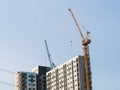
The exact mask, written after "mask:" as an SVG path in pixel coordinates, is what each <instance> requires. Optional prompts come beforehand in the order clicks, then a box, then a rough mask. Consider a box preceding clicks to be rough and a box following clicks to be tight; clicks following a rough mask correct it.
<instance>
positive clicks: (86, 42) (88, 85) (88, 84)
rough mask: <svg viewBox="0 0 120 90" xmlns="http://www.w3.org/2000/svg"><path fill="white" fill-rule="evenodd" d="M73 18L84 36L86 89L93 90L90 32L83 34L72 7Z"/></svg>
mask: <svg viewBox="0 0 120 90" xmlns="http://www.w3.org/2000/svg"><path fill="white" fill-rule="evenodd" d="M69 11H70V13H71V15H72V17H73V20H74V22H75V24H76V26H77V28H78V31H79V33H80V36H81V37H82V45H83V47H84V65H85V87H86V90H92V84H91V70H90V58H89V48H88V45H89V44H90V42H91V40H90V39H88V34H89V32H86V37H84V36H83V34H82V31H81V29H80V27H79V25H78V22H77V20H76V18H75V16H74V14H73V12H72V10H71V9H69Z"/></svg>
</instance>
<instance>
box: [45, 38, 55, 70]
mask: <svg viewBox="0 0 120 90" xmlns="http://www.w3.org/2000/svg"><path fill="white" fill-rule="evenodd" d="M45 47H46V51H47V55H48V59H49V63H50V68H51V69H53V68H55V67H56V65H55V64H54V63H53V62H52V59H51V55H50V52H49V49H48V45H47V41H46V40H45Z"/></svg>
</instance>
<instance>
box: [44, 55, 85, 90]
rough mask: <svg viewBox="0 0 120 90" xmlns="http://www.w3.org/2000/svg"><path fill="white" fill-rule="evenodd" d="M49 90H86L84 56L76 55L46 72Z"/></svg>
mask: <svg viewBox="0 0 120 90" xmlns="http://www.w3.org/2000/svg"><path fill="white" fill-rule="evenodd" d="M46 78H47V90H86V89H85V70H84V57H83V56H79V55H78V56H76V57H74V58H72V59H70V60H68V61H67V62H65V63H63V64H62V65H60V66H57V67H56V68H54V69H52V70H50V71H48V72H47V73H46Z"/></svg>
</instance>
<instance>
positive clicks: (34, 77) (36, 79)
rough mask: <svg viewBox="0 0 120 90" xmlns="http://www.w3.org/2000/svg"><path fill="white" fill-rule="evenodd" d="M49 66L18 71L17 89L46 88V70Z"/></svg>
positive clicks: (40, 89) (43, 89)
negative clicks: (28, 70)
mask: <svg viewBox="0 0 120 90" xmlns="http://www.w3.org/2000/svg"><path fill="white" fill-rule="evenodd" d="M49 70H50V68H49V67H45V66H37V67H36V68H33V69H32V72H23V71H19V72H16V75H15V85H16V86H15V90H46V88H47V86H46V72H47V71H49Z"/></svg>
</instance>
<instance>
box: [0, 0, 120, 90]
mask: <svg viewBox="0 0 120 90" xmlns="http://www.w3.org/2000/svg"><path fill="white" fill-rule="evenodd" d="M68 8H71V9H72V10H73V12H74V14H75V16H76V18H77V20H78V22H79V25H80V27H81V29H82V31H83V33H84V34H85V30H84V29H83V28H82V25H84V26H85V27H86V28H87V30H88V31H90V32H91V34H90V38H91V40H92V43H91V44H90V56H91V70H92V82H93V84H92V87H93V90H106V89H107V90H119V89H120V85H119V83H120V70H119V68H120V66H119V63H120V57H119V55H120V53H119V50H120V40H119V38H120V36H119V33H120V9H119V8H120V1H119V0H114V1H113V0H99V1H98V0H0V42H1V43H0V68H2V69H6V70H10V71H13V72H16V71H31V69H32V68H34V67H36V66H38V65H44V66H49V62H48V58H47V53H46V49H45V45H44V40H47V43H48V46H49V51H50V53H51V57H52V59H53V61H54V63H55V64H56V65H60V64H62V63H63V62H65V61H67V60H69V59H70V58H72V57H74V56H76V55H83V49H82V48H83V47H82V46H81V37H80V35H79V32H78V30H77V28H76V26H75V23H74V21H73V19H72V17H71V15H70V13H69V12H68ZM70 41H72V47H71V43H70ZM71 48H72V50H71ZM0 75H1V77H0V81H4V82H7V83H11V84H14V79H15V77H14V76H15V75H12V74H10V73H7V72H3V71H0ZM0 89H1V90H14V87H13V86H8V85H4V84H1V83H0Z"/></svg>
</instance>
